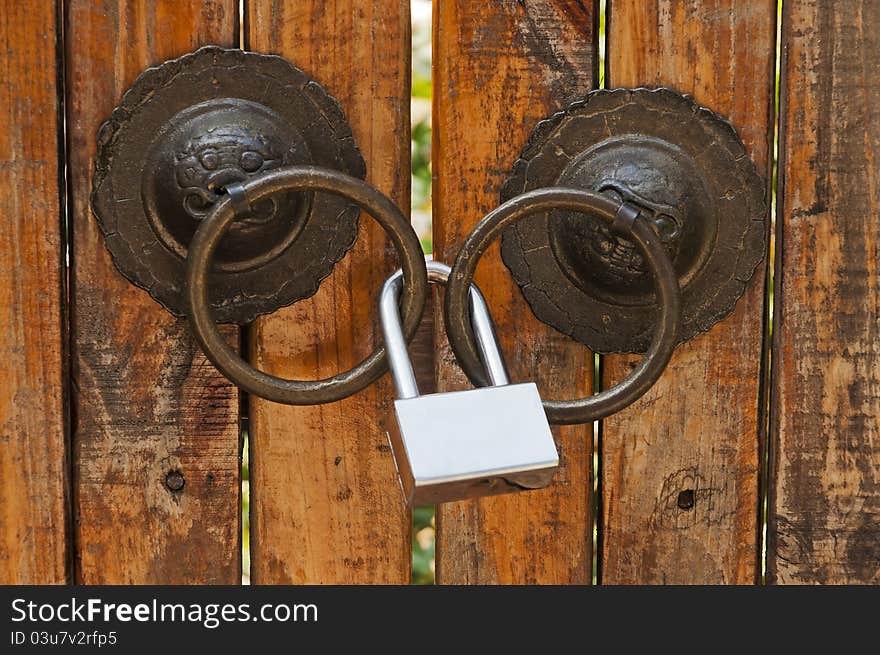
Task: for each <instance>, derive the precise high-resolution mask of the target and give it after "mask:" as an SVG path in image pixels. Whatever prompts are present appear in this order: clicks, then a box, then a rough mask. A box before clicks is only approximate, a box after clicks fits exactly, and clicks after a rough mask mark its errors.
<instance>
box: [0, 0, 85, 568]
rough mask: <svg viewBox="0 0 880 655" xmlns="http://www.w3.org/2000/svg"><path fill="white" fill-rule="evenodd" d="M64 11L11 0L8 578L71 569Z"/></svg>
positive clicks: (4, 152)
mask: <svg viewBox="0 0 880 655" xmlns="http://www.w3.org/2000/svg"><path fill="white" fill-rule="evenodd" d="M56 13H57V7H56V6H55V3H54V2H39V3H30V4H29V6H28V8H27V10H26V11H22V7H21V3H20V2H14V1H13V0H3V2H2V3H0V32H2V41H3V44H4V47H3V50H2V53H0V71H2V72H0V78H2V79H3V83H2V84H0V123H2V125H3V128H2V129H0V216H2V217H3V220H2V222H0V257H2V259H3V262H4V266H3V269H2V272H0V313H2V319H0V325H2V327H0V584H60V583H64V582H66V581H67V568H68V567H67V561H68V552H69V551H68V537H69V530H68V525H67V504H68V498H67V489H68V483H67V453H66V436H65V428H66V421H65V403H64V396H65V393H64V390H65V384H66V382H65V380H64V376H65V374H66V362H65V357H66V352H65V349H64V347H63V343H64V338H65V334H64V327H63V320H62V319H63V314H62V311H63V310H64V301H63V291H64V259H63V256H64V239H63V238H62V229H61V228H62V216H61V209H62V203H61V198H62V192H61V189H60V188H59V185H60V184H62V183H63V182H62V178H61V176H60V175H59V142H60V141H61V138H60V137H59V132H60V130H59V125H60V121H59V112H60V111H61V103H60V102H59V97H58V89H59V85H58V74H59V71H58V66H57V56H58V53H57V38H58V37H57V32H58V26H57V25H56Z"/></svg>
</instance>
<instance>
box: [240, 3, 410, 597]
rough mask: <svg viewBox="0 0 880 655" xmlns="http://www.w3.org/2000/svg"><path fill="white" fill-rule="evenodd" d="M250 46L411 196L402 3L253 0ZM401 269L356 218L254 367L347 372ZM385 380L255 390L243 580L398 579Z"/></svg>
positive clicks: (256, 334)
mask: <svg viewBox="0 0 880 655" xmlns="http://www.w3.org/2000/svg"><path fill="white" fill-rule="evenodd" d="M247 12H248V14H247V16H248V35H249V42H248V46H249V47H250V48H252V49H254V50H258V51H268V52H276V53H278V54H281V55H283V56H285V57H287V58H288V59H289V60H290V61H292V62H293V63H294V64H295V65H297V66H299V67H300V68H302V69H303V70H305V71H306V73H308V74H309V75H311V76H312V77H314V78H315V79H316V80H318V82H319V83H321V84H322V85H323V86H324V87H325V88H326V89H327V91H328V92H329V93H331V94H333V95H334V96H335V97H336V98H338V99H339V101H340V102H341V104H342V108H343V110H344V111H345V114H346V116H347V117H348V120H349V121H350V123H351V125H352V130H353V132H354V137H355V140H356V142H357V143H358V146H359V147H360V149H361V152H362V153H363V155H364V158H365V159H366V163H367V180H368V181H369V182H370V183H371V184H373V185H375V186H377V187H378V188H379V189H381V190H382V191H384V192H385V193H386V194H388V195H389V196H390V197H391V198H392V199H393V200H394V201H395V202H396V203H397V204H398V205H399V206H401V207H404V208H407V211H408V208H409V205H410V198H409V193H410V178H409V169H410V163H409V162H410V154H409V148H410V143H409V137H410V135H409V130H410V128H409V103H410V90H409V82H410V29H411V27H410V17H409V2H408V0H373V1H372V2H362V1H360V0H337V1H336V2H333V3H326V2H324V1H323V0H249V1H248V3H247ZM396 266H397V263H396V260H395V259H394V256H393V254H392V253H391V251H390V246H389V241H388V240H387V239H386V237H385V235H384V233H383V231H382V230H381V228H380V227H378V226H377V225H376V224H375V222H373V221H372V220H371V219H370V218H369V217H367V216H362V217H361V227H360V233H359V237H358V241H357V244H356V246H355V247H354V249H353V250H352V251H351V252H350V253H349V254H348V256H347V257H346V258H345V259H344V260H343V261H341V262H340V263H339V264H337V266H336V268H335V269H334V272H333V274H332V275H331V276H330V277H329V278H327V279H326V280H324V282H323V283H322V285H321V288H320V290H319V291H318V293H317V295H316V296H315V297H314V298H312V299H309V300H305V301H302V302H299V303H297V304H295V305H293V306H292V307H289V308H286V309H282V310H280V311H278V312H277V313H275V314H274V315H272V316H269V317H265V318H261V319H258V320H257V321H256V323H255V325H254V329H253V332H252V340H251V356H252V361H253V362H254V365H255V366H257V367H258V368H260V369H261V370H264V371H267V372H269V373H272V374H274V375H280V376H284V377H291V378H300V379H315V378H319V377H320V378H323V377H327V376H329V375H333V374H335V373H337V372H339V371H341V370H343V369H347V368H350V367H351V366H352V365H354V364H356V363H357V362H358V361H360V360H361V359H363V358H364V357H365V356H366V355H367V354H369V352H370V350H371V349H372V348H373V346H374V345H375V343H376V341H377V339H379V338H381V337H380V336H379V330H378V323H377V314H376V302H377V299H378V293H379V289H380V288H381V286H382V282H383V281H384V279H385V277H386V276H387V275H388V274H390V273H391V272H392V271H393V270H394V268H395V267H396ZM393 397H394V391H393V389H392V387H391V384H390V380H389V378H388V377H387V376H386V377H385V378H383V379H382V380H381V381H380V383H378V384H375V385H373V386H371V387H369V388H368V389H367V390H365V391H363V392H361V393H359V394H357V395H356V396H353V397H351V398H348V399H346V400H343V401H340V402H338V403H333V404H330V405H323V406H317V407H289V406H283V405H277V404H274V403H269V402H265V401H262V400H260V399H258V398H251V403H250V408H251V437H250V439H251V441H250V444H251V450H250V466H251V469H250V473H251V486H250V488H251V508H252V509H251V512H252V514H251V553H252V557H251V561H252V565H251V569H252V570H251V580H252V581H253V582H255V583H257V584H271V583H374V584H375V583H404V582H406V581H408V580H409V575H410V566H411V565H410V546H409V543H410V537H409V535H410V531H411V517H410V513H409V512H408V511H406V510H405V508H404V506H403V502H402V497H401V493H400V487H399V483H398V481H397V477H396V472H395V468H394V462H393V459H392V457H391V451H390V448H389V446H388V440H387V437H386V435H385V421H386V417H387V413H388V412H389V411H390V410H391V404H390V401H391V399H392V398H393Z"/></svg>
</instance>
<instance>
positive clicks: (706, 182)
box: [501, 88, 767, 353]
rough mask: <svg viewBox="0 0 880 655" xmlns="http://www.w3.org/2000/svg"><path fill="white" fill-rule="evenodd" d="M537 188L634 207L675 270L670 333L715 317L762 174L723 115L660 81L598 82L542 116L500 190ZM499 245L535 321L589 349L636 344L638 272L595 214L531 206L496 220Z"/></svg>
mask: <svg viewBox="0 0 880 655" xmlns="http://www.w3.org/2000/svg"><path fill="white" fill-rule="evenodd" d="M548 186H569V187H576V188H583V189H587V190H591V191H597V192H602V193H609V194H611V195H613V196H615V197H617V198H618V199H621V200H628V201H631V202H636V203H637V204H639V205H640V206H642V207H643V208H645V212H643V213H644V214H645V215H646V216H649V217H651V219H652V220H654V222H655V226H656V227H657V230H658V233H659V235H660V237H661V240H662V241H663V242H664V244H665V245H666V247H667V252H668V253H669V255H670V257H671V258H672V260H673V264H674V266H675V268H676V271H677V272H678V273H679V282H680V284H681V289H682V322H681V329H680V335H679V343H681V342H684V341H687V340H689V339H691V338H693V337H694V336H695V335H697V334H699V333H702V332H706V331H708V330H709V329H710V328H711V327H712V326H713V325H715V324H716V323H717V322H719V321H720V320H722V319H723V318H725V317H726V316H728V315H729V314H730V313H731V312H732V311H733V308H734V306H735V304H736V302H737V300H738V299H739V298H740V297H741V296H742V294H743V292H744V291H745V288H746V285H747V283H748V282H749V280H750V279H751V278H752V276H753V275H754V272H755V270H756V269H757V267H758V264H759V263H760V262H761V261H762V260H763V258H764V254H765V250H766V244H765V241H766V237H765V234H766V229H767V226H766V220H767V219H766V216H767V206H766V199H765V186H766V185H765V183H764V180H763V179H762V177H761V176H760V175H759V174H758V172H757V170H756V168H755V166H754V164H753V163H752V161H751V160H750V159H749V157H748V155H747V153H746V151H745V147H744V146H743V143H742V141H741V140H740V138H739V136H738V135H737V134H736V131H735V130H734V128H733V127H732V126H731V125H730V123H728V122H727V121H726V120H725V119H723V118H721V117H720V116H718V115H717V114H715V113H714V112H712V111H711V110H709V109H706V108H705V107H701V106H700V105H698V104H697V103H696V102H695V101H694V99H693V98H691V97H689V96H686V95H683V94H680V93H678V92H676V91H674V90H672V89H666V88H659V89H632V90H629V89H615V90H605V89H601V90H597V91H594V92H592V93H590V94H589V95H588V96H587V97H586V98H584V99H583V100H580V101H578V102H575V103H573V104H572V105H571V106H569V107H568V108H566V109H565V110H563V111H560V112H558V113H556V114H554V115H553V116H552V117H550V118H549V119H547V120H544V121H541V122H540V123H539V124H538V125H537V126H536V127H535V129H534V130H533V132H532V134H531V136H530V138H529V140H528V142H527V144H526V145H525V147H524V148H523V150H522V153H521V155H520V158H519V159H518V160H517V162H516V163H515V164H514V167H513V170H512V172H511V175H510V177H509V178H508V179H507V181H506V182H505V184H504V187H503V189H502V192H501V200H502V202H503V201H507V200H509V199H511V198H513V197H514V196H516V195H519V194H521V193H524V192H526V191H530V190H533V189H537V188H541V187H548ZM501 252H502V257H503V260H504V263H505V264H506V265H507V267H508V268H509V269H510V271H511V273H512V274H513V277H514V279H515V280H516V282H517V284H518V285H519V287H520V289H521V290H522V292H523V295H524V296H525V298H526V300H527V301H528V303H529V305H530V307H531V308H532V311H533V312H534V314H535V316H537V317H538V318H539V319H540V320H541V321H543V322H545V323H547V324H549V325H551V326H553V327H554V328H556V329H557V330H559V331H561V332H563V333H565V334H567V335H569V336H571V337H572V338H574V339H576V340H577V341H580V342H581V343H583V344H585V345H587V346H588V347H589V348H590V349H591V350H593V351H594V352H597V353H641V352H645V351H646V350H647V348H648V346H649V345H650V341H651V336H652V334H653V332H654V329H655V326H656V315H657V307H656V304H655V300H654V294H653V282H652V280H651V279H650V274H649V273H647V271H646V269H645V268H644V267H643V265H642V264H643V263H642V262H641V258H640V256H639V255H638V253H637V252H636V251H635V248H634V246H633V244H632V243H630V242H628V241H625V240H624V239H621V238H619V237H615V236H614V235H611V234H610V233H609V232H608V231H607V229H606V228H604V227H601V223H600V222H599V221H598V220H594V219H590V218H589V217H584V216H579V215H576V214H570V213H568V214H567V213H565V212H548V213H544V214H538V215H535V216H531V217H528V218H526V219H523V220H521V221H519V222H518V223H517V224H516V225H514V226H512V227H511V228H509V229H508V230H507V231H505V233H504V235H503V239H502V249H501Z"/></svg>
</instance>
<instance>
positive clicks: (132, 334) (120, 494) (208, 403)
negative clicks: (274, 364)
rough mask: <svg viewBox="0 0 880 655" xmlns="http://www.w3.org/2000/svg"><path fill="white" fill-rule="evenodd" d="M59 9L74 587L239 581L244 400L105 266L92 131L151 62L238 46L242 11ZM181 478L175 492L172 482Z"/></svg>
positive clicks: (164, 2) (150, 1) (148, 2)
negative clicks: (93, 199) (93, 206)
mask: <svg viewBox="0 0 880 655" xmlns="http://www.w3.org/2000/svg"><path fill="white" fill-rule="evenodd" d="M66 4H67V36H66V38H67V83H68V87H67V88H68V125H69V161H70V189H71V211H72V213H71V219H72V231H73V248H72V269H73V270H72V289H71V294H72V298H71V303H72V318H73V321H72V349H73V377H74V391H73V405H74V412H75V413H74V417H75V422H74V425H73V429H74V432H73V441H74V475H75V478H74V479H75V485H76V486H75V505H74V512H75V515H74V516H75V533H76V545H77V552H76V568H77V581H78V582H82V583H86V584H98V583H104V584H106V583H142V584H143V583H178V584H184V583H227V584H235V583H237V582H239V581H240V579H241V578H240V569H241V557H240V549H239V545H240V541H241V538H240V528H239V526H240V514H241V511H240V484H239V478H240V464H239V451H240V446H239V430H238V394H237V392H236V389H235V387H233V386H232V385H231V384H230V383H228V382H227V381H226V380H225V379H224V378H222V377H221V376H220V374H219V373H217V371H216V370H214V368H213V367H212V366H211V365H210V364H209V363H208V362H207V360H206V359H205V358H204V357H203V355H202V353H201V351H200V350H199V348H198V347H197V346H196V345H195V343H194V341H193V339H192V337H191V336H190V332H189V329H188V327H187V324H186V321H185V320H182V319H175V318H173V317H172V316H171V315H170V314H168V313H167V312H166V311H165V310H164V309H163V308H162V307H160V306H159V305H158V304H157V303H155V302H154V301H153V300H152V299H151V298H150V297H149V296H148V295H147V293H146V292H144V291H142V290H140V289H138V288H135V287H134V286H132V285H131V284H129V283H128V281H126V280H125V279H123V278H122V276H121V275H120V274H119V273H118V272H117V271H116V269H115V268H114V267H113V264H112V263H111V260H110V256H109V255H108V253H107V251H106V250H105V248H104V243H103V240H102V238H101V234H100V231H99V229H98V226H97V223H96V221H95V219H94V218H93V217H92V215H91V213H90V210H89V190H90V185H91V178H92V168H93V158H94V154H95V139H96V134H97V130H98V127H99V125H100V124H101V122H102V121H104V120H105V119H106V118H107V117H108V116H109V114H110V112H111V110H112V109H113V107H114V106H115V104H116V103H117V102H118V101H119V99H120V97H121V94H122V92H123V91H124V90H125V89H126V88H128V86H129V85H130V84H131V83H132V82H133V81H134V79H135V77H136V76H137V75H138V74H139V73H140V72H141V71H142V70H143V69H144V68H146V67H147V66H151V65H154V64H157V63H159V62H161V61H163V60H165V59H168V58H171V57H175V56H178V55H180V54H183V53H184V52H187V51H189V50H193V49H195V48H196V47H197V46H200V45H204V44H207V43H216V44H219V45H227V46H228V45H231V44H233V43H234V34H235V24H236V18H237V4H236V2H234V1H233V0H138V1H137V2H127V1H126V2H123V1H121V0H101V1H97V2H96V1H93V0H70V1H69V2H67V3H66ZM229 335H230V338H236V337H235V335H236V331H235V330H230V331H229ZM175 472H179V473H181V474H182V475H183V477H184V480H185V485H184V487H183V489H182V490H181V491H177V492H175V491H172V490H171V487H169V486H168V485H166V477H167V476H168V475H169V474H172V475H174V474H175Z"/></svg>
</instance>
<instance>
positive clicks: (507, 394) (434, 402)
mask: <svg viewBox="0 0 880 655" xmlns="http://www.w3.org/2000/svg"><path fill="white" fill-rule="evenodd" d="M427 265H428V279H429V280H430V281H431V282H437V283H446V281H447V280H448V278H449V271H450V269H449V267H448V266H446V265H445V264H441V263H440V262H428V264H427ZM402 282H403V277H402V273H401V272H400V271H398V272H397V273H395V274H394V275H393V276H391V277H390V278H389V279H388V281H387V282H386V283H385V285H384V286H383V288H382V294H381V297H380V300H379V316H380V320H381V324H382V332H383V334H384V336H385V349H386V352H387V354H388V362H389V366H390V369H391V374H392V377H393V378H394V385H395V387H396V389H397V399H396V400H395V401H394V416H393V417H390V419H389V427H388V437H389V441H390V442H391V449H392V451H393V453H394V462H395V464H396V466H397V473H398V476H399V477H400V484H401V487H402V489H403V495H404V498H405V499H406V502H407V504H409V505H434V504H437V503H445V502H449V501H453V500H463V499H466V498H475V497H479V496H489V495H494V494H501V493H507V492H511V491H522V490H528V489H540V488H542V487H546V486H547V485H549V484H550V482H551V480H552V478H553V475H554V473H555V472H556V469H557V467H558V466H559V454H558V452H557V451H556V444H555V442H554V441H553V434H552V433H551V432H550V425H549V424H548V423H547V417H546V416H545V414H544V408H543V406H542V405H541V397H540V395H539V394H538V388H537V387H536V386H535V384H534V383H533V382H527V383H522V384H510V383H509V380H508V377H507V370H506V367H505V365H504V359H503V357H502V355H501V350H500V348H499V346H498V341H497V338H496V335H495V329H494V327H493V325H492V318H491V316H490V315H489V310H488V308H487V307H486V301H485V300H484V299H483V296H482V294H481V293H480V291H479V289H477V287H476V286H474V285H472V286H471V291H470V305H471V307H470V309H471V323H472V326H473V329H474V335H475V336H476V341H477V345H478V347H479V350H480V354H481V356H482V361H483V365H484V366H485V368H486V372H487V374H488V377H489V380H490V381H491V383H492V386H489V387H483V388H481V389H469V390H466V391H451V392H446V393H436V394H429V395H426V396H420V395H419V388H418V385H417V384H416V378H415V374H414V372H413V367H412V363H411V362H410V359H409V354H408V352H407V348H406V341H405V339H404V336H403V330H402V328H401V323H400V310H399V307H398V299H399V297H400V290H401V287H402Z"/></svg>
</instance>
